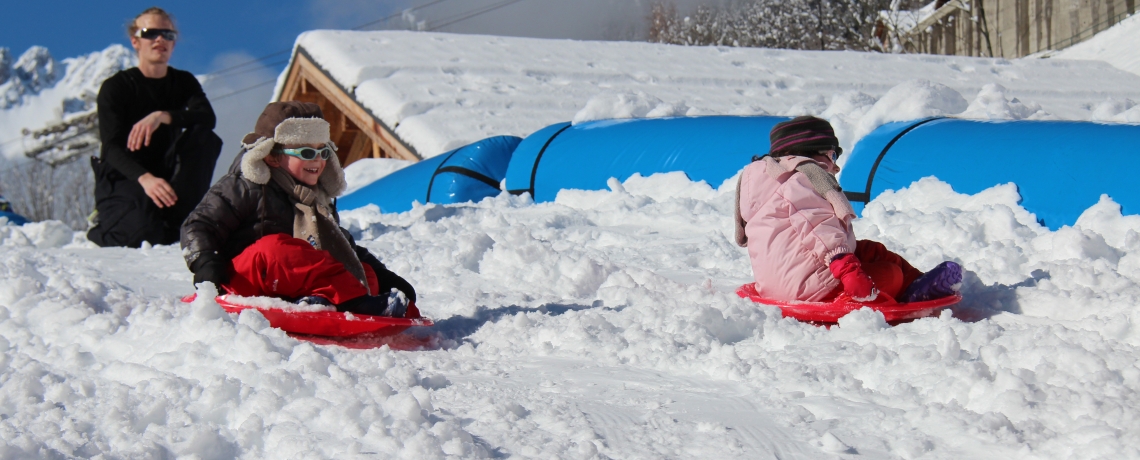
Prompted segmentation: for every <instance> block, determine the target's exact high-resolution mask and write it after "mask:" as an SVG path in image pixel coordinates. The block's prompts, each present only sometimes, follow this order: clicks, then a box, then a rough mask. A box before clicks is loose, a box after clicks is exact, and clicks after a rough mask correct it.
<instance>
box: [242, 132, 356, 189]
mask: <svg viewBox="0 0 1140 460" xmlns="http://www.w3.org/2000/svg"><path fill="white" fill-rule="evenodd" d="M246 137H247V138H250V137H252V136H249V135H247V136H246ZM318 143H319V144H325V145H327V146H329V148H331V149H332V150H333V151H334V152H335V151H336V144H333V143H332V141H331V139H329V122H327V121H325V120H324V119H323V118H287V119H285V120H283V121H282V122H281V123H278V124H277V127H276V128H274V132H273V137H272V138H269V137H259V138H258V139H257V140H256V141H254V142H252V143H248V144H247V143H242V148H244V149H245V154H244V155H243V157H242V160H241V174H242V177H244V178H245V179H246V180H249V181H250V182H253V183H255V184H262V185H264V184H267V183H269V179H270V172H269V165H268V164H266V163H265V157H267V156H269V154H270V153H271V152H272V151H273V147H274V146H276V145H277V144H294V145H295V144H318ZM317 185H318V186H320V187H321V188H323V189H324V191H325V193H326V194H327V195H328V196H329V197H336V196H340V194H341V193H344V191H345V190H346V189H347V188H348V182H347V181H346V180H345V178H344V168H342V167H341V165H340V160H339V159H338V158H337V156H336V155H332V156H330V157H329V159H328V160H327V163H326V165H325V170H324V172H322V173H321V177H320V179H319V181H318V182H317Z"/></svg>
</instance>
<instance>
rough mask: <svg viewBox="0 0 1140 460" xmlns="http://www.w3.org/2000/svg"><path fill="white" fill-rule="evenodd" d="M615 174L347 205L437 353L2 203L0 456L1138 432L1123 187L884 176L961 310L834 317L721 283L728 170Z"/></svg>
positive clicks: (945, 441)
mask: <svg viewBox="0 0 1140 460" xmlns="http://www.w3.org/2000/svg"><path fill="white" fill-rule="evenodd" d="M613 188H614V189H615V190H616V191H602V192H564V193H563V194H562V195H561V196H560V197H559V199H558V201H557V202H554V203H544V204H538V205H535V204H532V203H530V202H528V201H526V200H525V199H520V198H517V197H509V196H501V197H498V198H494V199H488V200H486V201H484V202H482V203H480V204H477V205H458V206H449V207H437V206H434V205H433V206H428V207H419V208H416V209H414V210H412V211H410V212H408V213H405V214H398V215H376V214H375V213H373V212H370V211H368V210H367V209H365V210H361V211H354V212H350V213H346V215H345V216H344V217H345V222H346V224H347V225H348V226H349V227H350V228H351V229H352V230H353V232H354V233H355V234H356V235H357V236H358V237H360V239H361V240H362V241H364V242H365V244H366V245H367V246H368V247H369V248H370V249H371V250H373V251H375V252H376V253H378V254H379V255H380V256H381V257H382V258H383V259H384V261H385V263H387V264H388V265H389V266H390V267H392V268H393V269H394V270H396V271H397V272H399V273H402V274H405V275H406V276H407V277H408V278H409V279H410V280H411V281H412V282H413V283H414V284H415V285H416V286H417V287H418V289H419V291H420V293H421V301H420V303H421V306H422V308H423V309H424V310H425V312H427V313H428V314H430V315H431V316H433V317H435V318H437V319H438V320H439V321H438V323H437V324H438V326H437V327H436V328H435V329H434V330H433V331H430V332H427V331H425V332H421V334H435V336H436V337H437V339H438V340H439V343H440V344H441V348H439V349H435V350H428V351H420V352H395V351H390V350H387V349H379V350H371V351H358V350H346V349H340V348H336V347H318V346H313V345H310V344H307V343H302V342H297V341H295V340H293V339H290V338H288V337H286V336H285V335H283V334H282V333H281V332H280V331H278V330H274V329H270V328H267V327H266V323H265V321H264V319H262V318H261V317H260V316H259V315H256V314H248V313H247V314H243V315H241V316H231V315H226V314H224V313H223V312H222V311H221V310H220V309H219V308H218V307H217V306H216V305H213V304H211V303H206V302H203V303H201V304H196V305H187V304H182V303H180V302H179V301H178V300H177V298H178V296H179V295H181V294H184V293H186V292H188V291H189V280H190V274H189V273H188V272H186V271H185V269H183V268H182V262H181V258H180V254H179V250H178V249H177V248H176V247H154V248H145V249H141V250H127V249H111V250H104V249H94V248H89V247H85V246H86V245H83V244H79V245H67V246H64V247H58V248H54V249H53V248H51V247H52V246H59V245H60V244H61V243H62V242H63V241H66V240H67V238H66V235H67V233H66V232H62V233H60V232H59V231H58V229H56V228H53V227H52V226H51V225H50V224H34V225H33V226H31V227H27V228H25V229H24V230H16V229H15V228H12V227H3V228H0V229H4V230H3V233H0V236H2V237H3V240H2V241H3V244H4V251H3V252H2V253H0V261H2V263H0V271H2V272H3V276H2V277H0V318H3V319H2V320H0V337H2V340H0V348H3V349H4V350H5V354H4V355H3V358H0V359H2V361H0V413H2V414H3V415H4V417H3V418H2V419H0V439H2V440H3V443H0V444H2V445H3V446H4V447H2V448H0V457H6V458H11V457H23V456H33V457H47V456H61V457H66V456H82V457H90V456H94V455H96V454H100V453H102V454H107V455H111V456H117V457H140V458H141V457H156V456H165V455H179V456H190V455H197V456H198V458H232V457H236V456H242V457H244V458H282V457H290V456H297V455H300V456H303V457H311V458H344V457H346V456H348V457H365V458H372V457H379V458H389V457H397V458H443V457H445V456H448V455H451V456H458V457H465V458H481V457H503V456H518V457H523V458H709V457H716V458H768V457H779V458H836V456H839V457H851V458H854V457H858V458H875V459H878V458H1002V459H1021V458H1024V459H1028V458H1136V457H1137V456H1140V451H1138V450H1137V446H1140V439H1138V438H1140V430H1138V428H1137V425H1136V423H1135V420H1136V419H1137V417H1138V416H1140V413H1138V411H1140V349H1138V348H1137V347H1138V346H1140V332H1138V331H1137V328H1136V327H1135V326H1134V325H1135V324H1137V323H1138V322H1140V313H1138V312H1140V309H1138V308H1137V306H1138V300H1140V246H1138V245H1137V241H1140V240H1138V238H1137V232H1138V231H1140V218H1137V217H1129V218H1122V217H1120V216H1119V212H1118V210H1117V209H1115V208H1114V207H1113V205H1112V203H1110V202H1105V203H1102V204H1100V205H1098V206H1097V207H1094V208H1093V209H1091V210H1090V211H1089V212H1088V213H1086V215H1085V216H1083V217H1082V220H1081V224H1080V225H1079V227H1078V228H1065V229H1062V230H1061V231H1058V232H1049V231H1048V230H1047V229H1045V228H1042V227H1040V226H1038V225H1037V224H1036V223H1035V222H1034V218H1033V216H1032V215H1029V214H1028V213H1026V212H1025V211H1024V210H1023V209H1021V208H1019V207H1018V206H1017V204H1016V201H1017V196H1016V193H1015V190H1014V189H1013V187H1010V186H1005V187H998V188H996V189H993V190H990V191H987V192H983V193H981V194H979V195H977V196H961V195H957V194H955V193H953V192H951V191H950V190H949V188H948V187H946V186H945V185H944V184H941V183H939V182H937V181H935V180H932V179H930V180H925V181H923V182H920V183H918V184H916V185H915V186H913V187H911V188H910V189H909V190H906V191H902V192H899V193H897V194H887V195H884V196H883V197H881V198H880V199H878V200H877V201H876V202H874V203H872V205H870V206H869V207H868V209H867V211H866V217H865V218H864V219H862V220H860V221H858V223H857V227H856V231H857V233H858V234H860V235H862V236H863V237H869V238H874V239H878V240H880V241H883V242H884V243H886V244H887V245H888V246H889V247H891V248H893V249H896V250H899V251H901V252H902V253H903V254H904V255H905V256H906V257H908V258H910V259H911V260H912V261H914V262H915V264H916V265H917V266H919V267H920V268H923V269H927V268H930V267H931V266H933V265H934V264H935V263H936V262H937V261H940V260H942V259H954V260H958V261H960V262H962V263H963V265H964V266H965V267H966V268H967V270H968V274H967V282H966V286H965V294H966V296H967V300H966V302H965V303H964V304H963V307H962V309H960V310H959V311H958V312H956V315H957V316H959V317H961V318H964V319H957V318H953V317H950V316H949V315H946V316H943V317H941V318H932V319H925V320H920V321H916V322H914V323H910V324H905V325H901V326H897V327H887V326H886V325H885V324H883V322H882V318H881V316H878V315H876V314H872V313H870V312H866V311H864V312H857V313H854V314H852V315H850V316H848V317H847V318H845V319H844V320H843V321H842V322H841V324H840V327H838V328H833V329H831V330H827V329H821V328H817V327H814V326H810V325H805V324H801V323H797V322H795V321H792V320H781V319H779V315H778V313H777V311H776V310H775V309H774V308H771V307H764V306H756V305H753V304H751V303H749V302H746V301H744V300H741V299H738V298H736V296H735V295H733V294H732V293H731V289H732V288H733V287H734V286H736V285H738V284H740V283H743V282H746V281H747V280H748V279H749V264H748V259H747V255H746V254H745V253H744V252H743V251H742V250H741V249H740V248H737V247H736V246H735V245H733V244H732V242H731V235H730V233H731V229H730V227H729V224H728V221H729V220H730V219H729V218H728V216H730V215H731V206H732V196H733V188H732V186H731V184H729V185H727V186H722V187H720V188H719V189H716V190H714V189H711V188H709V187H708V186H706V185H704V184H693V183H690V182H688V181H687V180H686V179H685V178H684V177H683V176H681V175H679V174H674V175H665V176H656V177H654V178H649V179H643V178H636V177H635V178H632V179H630V180H629V181H627V182H626V183H625V184H624V185H619V184H613ZM53 232H54V233H53ZM61 237H62V238H61ZM35 244H41V245H43V246H47V247H45V248H37V247H36V246H35ZM202 294H206V295H208V294H209V293H208V292H202Z"/></svg>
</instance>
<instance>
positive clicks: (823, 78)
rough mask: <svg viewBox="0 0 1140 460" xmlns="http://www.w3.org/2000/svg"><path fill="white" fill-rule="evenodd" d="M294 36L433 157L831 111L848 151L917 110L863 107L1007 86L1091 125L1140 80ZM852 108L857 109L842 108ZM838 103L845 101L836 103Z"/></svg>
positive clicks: (911, 62)
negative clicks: (627, 129) (689, 118)
mask: <svg viewBox="0 0 1140 460" xmlns="http://www.w3.org/2000/svg"><path fill="white" fill-rule="evenodd" d="M297 45H298V46H300V47H302V48H304V49H305V50H306V51H307V52H308V53H309V55H310V56H312V58H313V60H314V61H315V62H316V63H317V64H318V65H319V66H321V68H323V69H324V70H325V71H327V72H328V74H329V75H330V76H331V77H332V78H333V79H334V80H336V81H337V83H339V84H340V86H341V87H343V88H346V89H347V90H348V91H349V92H350V93H351V95H352V96H353V97H354V98H355V99H356V100H357V101H359V103H360V104H361V105H362V106H363V107H364V108H366V109H368V110H370V111H371V112H372V113H373V114H374V115H375V116H376V117H378V118H379V119H380V120H382V121H383V122H384V123H385V124H387V125H388V126H390V127H394V130H395V133H396V134H397V135H398V136H400V138H401V139H402V140H404V142H406V143H408V144H409V145H411V146H412V147H414V148H415V149H416V151H417V152H419V153H420V154H421V155H423V156H424V157H430V156H434V155H438V154H440V153H443V152H446V151H449V150H452V149H454V148H458V147H461V146H463V145H466V144H468V143H471V142H474V141H478V140H480V139H484V138H487V137H491V136H498V135H515V136H520V137H525V136H527V135H529V134H531V133H533V132H534V131H537V130H538V129H540V128H542V127H545V126H548V125H551V124H554V123H559V122H564V121H574V122H582V121H588V120H596V119H603V118H629V117H666V116H679V115H712V114H727V115H755V114H773V115H802V114H805V113H808V114H817V115H818V114H824V113H833V114H838V113H841V114H842V115H844V116H843V117H839V118H842V119H838V120H837V119H836V118H829V119H831V120H832V121H833V122H837V121H838V122H837V123H835V124H837V126H836V131H837V134H838V135H839V139H840V142H841V144H843V147H844V149H845V150H850V149H851V147H852V146H853V145H854V142H855V141H856V140H857V139H858V138H859V137H861V136H862V134H864V133H865V132H866V131H868V127H873V126H872V125H874V124H875V123H879V122H882V121H883V120H887V119H906V117H913V116H915V115H914V114H916V113H919V112H920V111H916V110H908V111H906V112H898V113H894V112H890V111H887V110H879V111H874V112H875V113H870V115H871V119H869V120H867V121H862V120H860V119H858V118H859V115H861V114H865V113H868V112H871V111H870V110H869V109H870V108H869V107H865V105H869V104H874V103H875V102H876V101H879V100H882V99H887V100H888V102H889V101H890V100H893V99H894V98H898V97H903V98H906V97H908V95H912V94H916V91H917V92H919V93H921V94H923V95H924V96H923V97H932V98H938V99H939V101H941V102H942V104H935V105H933V106H930V107H934V108H936V109H937V110H936V111H937V112H938V113H939V114H945V115H956V114H960V113H961V112H963V111H966V110H967V108H968V107H969V106H970V104H971V101H975V103H977V104H979V105H984V106H989V105H993V104H995V103H998V104H1000V102H999V101H996V100H993V98H994V96H995V95H999V96H1001V97H1002V98H1004V99H1005V103H1008V104H1015V105H1016V103H1014V102H1012V101H1013V100H1015V99H1016V100H1017V101H1018V102H1019V103H1020V104H1022V105H1024V106H1026V107H1028V108H1032V110H1025V111H1022V110H1021V109H1018V110H1011V111H1008V112H1009V113H1008V116H1009V117H1016V116H1019V115H1020V114H1022V113H1023V112H1027V113H1025V115H1026V117H1027V118H1030V117H1031V118H1034V119H1044V118H1061V119H1066V120H1089V119H1093V111H1092V110H1091V109H1092V108H1093V107H1094V106H1096V105H1098V104H1102V103H1105V102H1106V101H1111V100H1120V101H1123V100H1130V101H1137V100H1140V75H1134V74H1130V73H1127V72H1124V71H1122V70H1118V69H1116V68H1114V67H1112V66H1110V65H1108V64H1105V63H1100V62H1088V61H1072V60H1060V59H1019V60H1005V59H979V58H968V57H958V56H931V55H892V54H866V53H857V52H841V51H822V52H821V51H791V50H771V49H756V48H723V47H682V46H673V45H660V44H650V43H637V42H590V41H571V40H543V39H532V38H515V37H493V36H480V35H453V34H443V33H421V32H400V31H372V32H354V31H332V30H318V31H310V32H306V33H303V34H301V35H300V36H299V37H298V38H297ZM282 81H283V79H279V80H278V94H279V93H280V89H281V84H282ZM916 86H919V87H924V88H926V89H923V90H920V89H918V88H916ZM892 93H893V94H892ZM889 94H890V95H891V96H892V97H891V98H888V97H887V96H888V95H889ZM979 99H981V101H978V100H979ZM853 103H855V104H859V105H860V106H859V107H854V108H852V109H853V110H845V108H846V106H848V105H851V104H853ZM836 104H839V105H841V106H844V108H843V109H841V108H838V107H836V108H832V106H833V105H836ZM894 106H896V107H899V106H898V105H897V104H894ZM923 107H925V108H930V107H928V106H926V105H924V106H923ZM902 108H907V107H902ZM911 108H913V107H911ZM975 113H976V112H974V113H967V114H966V115H967V116H973V115H974V114H975ZM1114 115H1115V114H1114ZM978 116H981V117H983V118H985V117H986V116H985V114H984V113H983V114H979V115H978ZM852 118H855V119H852ZM1098 120H1099V118H1098ZM1110 121H1111V120H1110ZM1117 121H1128V120H1117Z"/></svg>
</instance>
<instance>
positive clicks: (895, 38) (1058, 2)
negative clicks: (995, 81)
mask: <svg viewBox="0 0 1140 460" xmlns="http://www.w3.org/2000/svg"><path fill="white" fill-rule="evenodd" d="M933 6H934V8H935V10H934V12H933V13H932V14H930V15H928V16H926V17H924V18H922V19H921V20H919V21H918V22H917V23H916V24H909V25H908V26H907V27H905V28H900V27H898V25H897V24H892V21H890V20H885V19H889V18H880V21H879V22H878V23H877V24H876V26H875V35H876V37H877V38H878V39H879V40H880V42H881V43H882V48H883V49H885V50H890V49H891V48H892V44H897V45H899V46H901V47H902V51H904V52H907V53H927V54H945V55H958V56H976V57H1001V58H1006V59H1014V58H1019V57H1023V56H1028V55H1030V54H1034V53H1040V52H1043V51H1049V50H1061V49H1064V48H1067V47H1069V46H1072V45H1074V44H1076V43H1080V42H1082V41H1084V40H1087V39H1089V38H1092V36H1093V35H1096V34H1097V33H1098V32H1100V31H1103V30H1105V29H1107V28H1109V27H1112V26H1113V25H1114V24H1116V23H1118V22H1120V21H1122V20H1123V19H1124V18H1127V17H1128V16H1130V15H1132V14H1134V13H1136V0H937V1H936V2H935V3H934V5H933Z"/></svg>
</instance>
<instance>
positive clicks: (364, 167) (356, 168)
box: [341, 158, 415, 196]
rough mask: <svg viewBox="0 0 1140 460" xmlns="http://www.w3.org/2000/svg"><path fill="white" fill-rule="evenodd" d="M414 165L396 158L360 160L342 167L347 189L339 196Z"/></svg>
mask: <svg viewBox="0 0 1140 460" xmlns="http://www.w3.org/2000/svg"><path fill="white" fill-rule="evenodd" d="M413 164H415V163H414V162H411V161H407V160H400V159H396V158H362V159H359V160H356V161H354V162H352V164H350V165H348V166H345V167H344V180H345V181H346V182H348V188H346V189H345V190H344V193H343V194H341V196H345V195H349V194H351V193H352V192H355V191H356V190H357V189H359V188H361V187H364V186H365V185H368V184H371V183H373V182H375V181H377V180H379V179H381V178H383V177H384V176H387V175H389V174H392V173H394V172H396V171H399V170H401V169H404V168H406V167H408V166H411V165H413Z"/></svg>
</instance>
